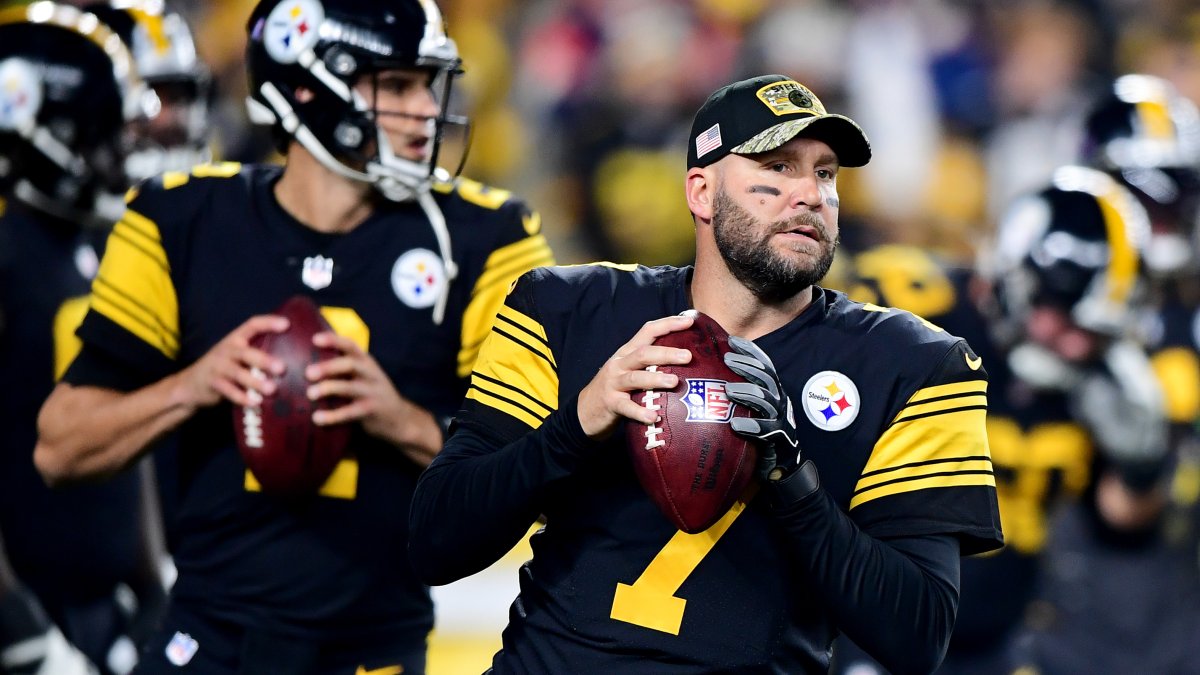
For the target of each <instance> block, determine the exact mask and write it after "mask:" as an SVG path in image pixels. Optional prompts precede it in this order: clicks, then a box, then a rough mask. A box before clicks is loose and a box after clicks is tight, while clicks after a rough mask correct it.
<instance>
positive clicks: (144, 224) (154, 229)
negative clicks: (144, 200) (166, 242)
mask: <svg viewBox="0 0 1200 675" xmlns="http://www.w3.org/2000/svg"><path fill="white" fill-rule="evenodd" d="M119 222H122V223H125V224H126V225H129V226H130V227H132V228H133V229H135V230H137V231H138V232H139V233H140V234H141V235H142V236H144V237H146V238H147V239H150V240H151V241H154V242H161V241H162V236H160V234H159V232H158V224H157V223H155V222H154V221H153V220H150V219H149V218H147V217H146V216H143V215H142V214H140V213H138V212H137V211H133V210H131V209H125V214H124V215H122V216H121V220H120V221H119Z"/></svg>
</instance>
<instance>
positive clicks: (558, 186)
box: [171, 0, 1200, 265]
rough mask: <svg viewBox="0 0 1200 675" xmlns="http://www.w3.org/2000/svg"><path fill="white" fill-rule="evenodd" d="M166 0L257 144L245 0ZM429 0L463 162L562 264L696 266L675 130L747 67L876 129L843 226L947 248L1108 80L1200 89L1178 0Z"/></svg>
mask: <svg viewBox="0 0 1200 675" xmlns="http://www.w3.org/2000/svg"><path fill="white" fill-rule="evenodd" d="M171 4H172V6H173V7H176V8H177V9H178V10H179V11H181V12H183V13H184V14H185V15H187V16H188V17H189V19H190V20H191V22H192V25H193V26H194V27H195V32H196V42H197V49H198V51H199V53H200V55H201V57H202V58H203V59H204V60H205V61H206V62H207V63H208V65H209V67H210V68H211V70H212V73H213V76H214V84H215V87H214V96H215V100H214V105H215V112H214V120H213V122H214V125H215V143H216V153H215V154H216V156H217V157H218V158H220V159H227V160H234V161H253V160H257V159H261V158H263V157H265V156H267V155H269V153H270V151H271V145H270V142H269V139H268V138H267V137H266V135H265V133H264V132H263V131H262V130H261V129H254V128H252V127H251V126H250V124H249V122H248V121H247V119H246V113H245V106H244V103H243V101H244V97H245V93H246V84H245V68H244V64H243V48H244V40H245V31H244V29H243V28H244V23H245V20H246V17H247V16H249V13H250V9H251V7H252V6H253V4H254V3H253V2H252V1H251V0H176V1H175V2H173V3H171ZM441 4H442V5H444V7H443V11H444V14H445V15H446V20H447V27H448V31H449V33H450V34H451V36H452V37H454V38H455V39H456V40H457V42H458V44H459V48H460V50H461V52H462V55H463V59H464V62H465V68H466V75H465V76H464V78H463V80H462V83H461V84H462V86H461V87H460V88H459V90H458V92H456V93H457V95H458V101H459V104H460V105H461V106H462V107H463V108H465V110H466V111H467V112H469V114H470V115H471V117H472V120H473V122H474V138H473V142H472V144H471V147H470V153H469V156H468V158H467V163H466V168H465V170H464V174H465V175H468V176H470V177H472V178H475V179H477V180H480V181H483V182H485V183H490V184H493V185H497V186H500V187H504V188H507V189H512V190H514V191H516V192H518V193H520V194H524V195H526V196H527V197H528V199H529V200H530V202H531V203H532V204H533V205H534V206H535V207H536V208H538V209H539V210H541V212H542V214H543V220H544V222H545V223H546V231H547V234H548V236H549V237H551V239H552V243H553V244H554V245H555V250H556V251H557V252H558V256H559V259H560V260H562V261H567V262H581V261H587V260H595V259H610V260H619V261H622V262H635V261H636V262H640V263H644V264H651V265H653V264H662V263H675V264H678V263H685V262H688V258H689V257H690V251H691V244H690V242H691V239H692V229H693V226H692V223H691V219H690V217H689V214H688V213H687V210H686V207H685V205H684V204H683V202H682V201H681V200H680V199H679V198H678V189H679V186H680V185H681V184H682V181H683V174H684V166H683V161H682V159H681V157H682V149H683V147H684V144H685V136H686V133H687V128H688V125H689V124H690V122H691V116H692V114H693V113H694V111H695V110H696V108H697V107H698V106H699V104H700V103H701V102H702V101H703V100H704V98H705V97H706V96H707V95H708V93H709V92H711V91H712V90H713V89H715V88H717V87H718V86H720V85H721V84H723V83H725V82H728V81H731V80H733V79H737V78H739V77H742V76H744V75H747V74H752V73H758V72H781V73H786V74H789V75H792V76H794V77H795V78H796V79H797V80H799V81H800V82H803V83H805V84H807V85H808V86H810V87H812V88H813V89H814V90H815V91H818V92H821V96H822V98H823V100H824V101H825V103H826V105H827V106H828V107H829V108H830V109H831V110H839V111H845V112H846V113H847V114H849V115H850V116H851V117H852V118H854V119H855V120H858V121H859V122H860V123H861V124H862V125H863V127H864V128H865V129H867V130H868V134H869V136H870V138H871V142H872V145H873V146H874V148H875V158H874V160H873V161H872V162H871V164H870V165H869V166H867V167H865V168H863V169H861V170H857V171H847V172H845V173H844V174H843V175H842V180H841V181H840V188H841V193H842V196H843V200H842V203H843V204H844V208H843V213H842V217H843V220H844V221H845V222H846V223H847V225H848V226H847V227H845V228H843V238H844V239H845V242H846V244H848V245H850V246H852V247H853V248H865V247H866V246H868V245H870V244H872V243H875V242H878V241H893V242H903V243H910V244H915V245H920V246H923V247H927V248H929V249H931V250H934V251H936V252H938V253H941V254H942V255H944V256H947V257H949V258H951V259H954V260H958V261H961V262H969V261H970V260H971V259H972V258H973V256H974V254H975V250H976V248H977V245H978V243H979V242H980V241H981V239H982V238H983V237H985V236H986V234H987V233H988V232H990V230H991V228H992V225H993V223H994V222H995V220H996V218H998V217H999V214H1000V213H1001V212H1002V211H1003V209H1004V208H1005V206H1006V205H1007V204H1009V203H1010V202H1011V200H1012V199H1013V198H1014V197H1015V196H1017V195H1018V194H1020V193H1023V192H1026V191H1029V190H1032V189H1035V188H1037V187H1039V186H1041V185H1043V184H1044V183H1045V182H1046V181H1047V180H1048V179H1049V177H1050V175H1051V172H1052V171H1053V169H1054V168H1056V167H1057V166H1060V165H1062V164H1064V163H1069V162H1071V161H1074V160H1075V159H1076V157H1077V155H1078V152H1079V146H1080V142H1081V123H1082V118H1083V115H1084V113H1085V112H1086V110H1087V106H1088V104H1089V102H1090V101H1091V100H1092V99H1093V98H1094V97H1095V95H1096V94H1097V93H1098V92H1099V91H1101V90H1102V89H1103V88H1104V87H1105V86H1106V85H1107V84H1108V83H1109V82H1110V80H1111V76H1113V75H1114V74H1119V73H1125V72H1142V73H1148V74H1154V75H1159V76H1161V77H1164V78H1166V79H1167V80H1169V81H1171V82H1172V83H1174V84H1175V85H1176V87H1178V88H1179V89H1180V91H1181V92H1183V93H1184V94H1185V95H1186V96H1188V97H1189V98H1191V99H1192V100H1194V101H1200V10H1198V9H1197V8H1196V7H1195V3H1192V2H1188V1H1186V0H1077V1H1074V2H1064V1H1057V2H1056V1H1049V0H1008V1H1005V2H981V1H979V0H961V1H953V0H855V1H853V2H835V1H832V0H827V1H826V0H448V1H447V2H443V3H441ZM452 154H453V152H447V153H445V155H444V156H449V155H452ZM450 168H451V169H453V167H450ZM860 240H861V241H860Z"/></svg>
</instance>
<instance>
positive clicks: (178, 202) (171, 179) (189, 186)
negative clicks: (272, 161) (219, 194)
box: [125, 162, 249, 220]
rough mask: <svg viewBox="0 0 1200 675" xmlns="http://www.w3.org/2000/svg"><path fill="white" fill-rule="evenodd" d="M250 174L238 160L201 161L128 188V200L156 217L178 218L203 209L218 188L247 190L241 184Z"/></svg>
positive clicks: (152, 216)
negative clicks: (223, 161)
mask: <svg viewBox="0 0 1200 675" xmlns="http://www.w3.org/2000/svg"><path fill="white" fill-rule="evenodd" d="M248 174H249V172H248V171H247V172H245V174H244V173H243V167H242V165H241V164H238V163H235V162H225V163H222V164H201V165H198V166H196V167H193V168H192V170H191V172H186V173H185V172H182V171H171V172H168V173H164V174H161V175H158V176H154V177H153V178H147V179H146V180H144V181H142V182H141V183H140V184H138V185H136V186H134V187H132V188H130V189H129V192H128V193H126V195H125V202H126V204H127V205H128V207H129V209H130V210H132V211H134V212H136V213H139V214H141V215H143V216H145V217H148V218H151V219H153V220H157V219H158V217H159V216H166V215H170V216H171V217H172V218H171V219H173V220H177V219H179V218H180V217H186V215H187V214H191V213H195V212H196V211H198V210H200V208H201V206H202V205H204V204H205V203H206V202H207V201H208V200H209V199H211V198H212V196H213V194H214V192H216V191H220V190H229V189H238V188H241V189H246V188H244V187H242V186H245V185H248V181H247V180H244V179H245V178H246V177H247V176H248Z"/></svg>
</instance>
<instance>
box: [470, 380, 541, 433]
mask: <svg viewBox="0 0 1200 675" xmlns="http://www.w3.org/2000/svg"><path fill="white" fill-rule="evenodd" d="M467 398H469V399H474V400H476V401H479V402H480V403H482V404H484V405H486V406H488V407H490V408H495V409H496V410H499V411H500V412H503V413H507V414H508V415H510V416H512V417H515V418H516V419H518V420H521V421H522V422H524V423H525V424H527V425H529V428H530V429H537V428H538V427H540V426H542V422H544V421H545V419H546V418H545V417H544V416H541V415H538V414H536V413H534V412H533V411H532V410H530V409H529V408H526V407H525V406H522V405H521V404H519V403H515V402H513V401H510V400H508V399H505V398H500V397H498V396H495V395H493V394H490V393H488V392H486V391H484V390H482V389H478V388H476V387H475V386H474V385H472V386H471V388H470V389H469V390H467Z"/></svg>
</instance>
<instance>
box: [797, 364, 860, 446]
mask: <svg viewBox="0 0 1200 675" xmlns="http://www.w3.org/2000/svg"><path fill="white" fill-rule="evenodd" d="M801 396H802V397H803V399H804V400H803V402H802V403H801V404H800V407H801V408H804V413H805V414H806V415H808V420H809V421H810V422H812V423H813V425H814V426H816V427H817V428H818V429H822V430H824V431H840V430H842V429H845V428H846V427H848V426H850V423H851V422H853V421H854V420H855V418H857V417H858V411H859V410H860V409H861V405H860V404H861V403H862V400H861V399H860V398H859V396H858V387H857V386H856V385H855V384H854V380H851V379H850V378H849V377H846V376H845V375H844V374H842V373H839V372H838V371H836V370H823V371H821V372H819V373H817V374H816V375H813V376H812V377H810V378H809V379H808V382H807V383H806V384H805V385H804V390H803V391H802V392H801Z"/></svg>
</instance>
